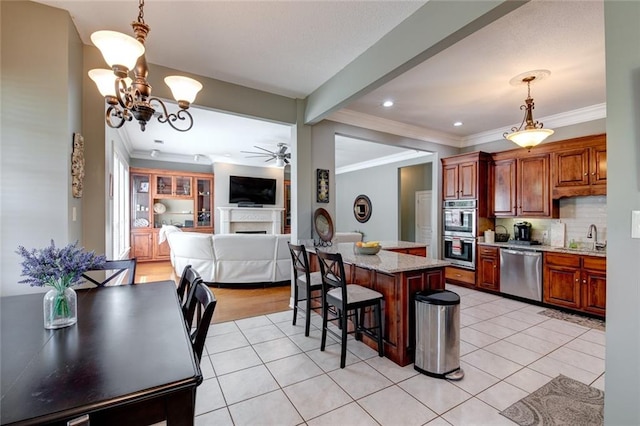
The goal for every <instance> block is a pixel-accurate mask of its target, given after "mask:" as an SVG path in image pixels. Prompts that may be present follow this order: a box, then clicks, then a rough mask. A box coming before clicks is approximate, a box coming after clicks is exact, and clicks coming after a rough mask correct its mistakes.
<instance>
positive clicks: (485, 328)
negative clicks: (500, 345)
mask: <svg viewBox="0 0 640 426" xmlns="http://www.w3.org/2000/svg"><path fill="white" fill-rule="evenodd" d="M469 327H470V328H473V329H474V330H478V331H482V332H483V333H486V334H488V335H490V336H493V337H497V338H498V339H504V338H505V337H509V336H511V335H512V334H515V333H517V331H515V330H513V329H510V328H507V327H503V326H501V325H498V324H495V323H491V322H489V321H482V322H479V323H476V324H472V325H470V326H469Z"/></svg>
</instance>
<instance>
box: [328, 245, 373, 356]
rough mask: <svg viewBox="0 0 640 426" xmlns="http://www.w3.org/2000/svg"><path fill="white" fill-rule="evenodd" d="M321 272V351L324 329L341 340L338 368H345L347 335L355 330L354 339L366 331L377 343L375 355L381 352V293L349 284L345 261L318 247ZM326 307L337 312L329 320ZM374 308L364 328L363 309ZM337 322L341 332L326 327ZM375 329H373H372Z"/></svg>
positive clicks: (339, 256)
mask: <svg viewBox="0 0 640 426" xmlns="http://www.w3.org/2000/svg"><path fill="white" fill-rule="evenodd" d="M316 254H317V255H318V261H319V263H320V273H321V275H322V341H321V344H320V350H321V351H324V348H325V344H326V341H327V332H329V333H331V334H332V335H334V336H336V337H337V338H339V339H340V344H341V345H342V348H341V351H340V368H344V366H345V361H346V357H347V334H349V333H355V337H356V340H360V339H361V338H362V334H366V335H367V336H369V337H371V338H372V339H376V340H377V342H378V355H379V356H383V355H384V346H383V342H382V302H381V301H382V299H383V297H384V296H383V295H382V294H381V293H378V292H377V291H375V290H372V289H370V288H367V287H363V286H361V285H357V284H349V283H348V281H347V278H346V275H345V272H344V263H343V262H342V255H341V254H340V253H328V252H325V251H321V250H317V252H316ZM329 306H333V307H334V308H335V309H336V311H337V312H335V313H334V317H333V318H331V319H329V318H328V316H329ZM367 307H373V310H374V318H375V325H372V326H369V327H366V326H365V324H364V323H365V321H364V310H365V308H367ZM348 318H352V321H353V324H354V328H353V330H352V331H348V323H347V319H348ZM329 321H337V322H338V326H339V328H340V330H341V333H340V334H338V333H336V332H335V331H333V330H331V329H329V327H328V325H327V324H328V322H329ZM374 330H375V332H374Z"/></svg>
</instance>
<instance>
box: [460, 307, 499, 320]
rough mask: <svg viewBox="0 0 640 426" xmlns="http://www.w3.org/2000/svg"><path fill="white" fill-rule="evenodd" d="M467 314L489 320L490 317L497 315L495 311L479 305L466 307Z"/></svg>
mask: <svg viewBox="0 0 640 426" xmlns="http://www.w3.org/2000/svg"><path fill="white" fill-rule="evenodd" d="M464 313H465V315H471V316H472V317H476V318H480V319H481V320H488V319H489V318H494V317H497V316H498V314H497V313H495V312H490V311H486V310H484V309H482V308H480V307H479V306H473V307H471V308H467V309H464Z"/></svg>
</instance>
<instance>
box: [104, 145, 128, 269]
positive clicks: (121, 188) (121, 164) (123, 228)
mask: <svg viewBox="0 0 640 426" xmlns="http://www.w3.org/2000/svg"><path fill="white" fill-rule="evenodd" d="M111 180H112V182H110V185H111V187H110V188H109V189H110V191H112V195H113V198H112V206H113V210H112V219H113V220H112V223H111V248H112V253H111V258H112V259H122V258H125V257H128V254H129V253H128V252H129V165H128V164H127V163H126V161H125V160H124V159H123V158H122V157H121V156H120V155H119V154H118V152H117V150H115V149H114V150H113V176H112V179H111Z"/></svg>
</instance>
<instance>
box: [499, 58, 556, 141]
mask: <svg viewBox="0 0 640 426" xmlns="http://www.w3.org/2000/svg"><path fill="white" fill-rule="evenodd" d="M549 74H551V73H550V72H549V71H547V70H537V71H530V72H528V73H525V74H524V77H522V74H521V75H520V76H516V77H514V78H512V79H511V84H522V83H526V84H527V99H525V100H524V102H525V104H524V105H520V110H524V111H525V112H524V118H523V119H522V123H520V127H512V128H511V133H509V132H505V133H504V134H503V135H502V136H503V137H504V138H505V139H508V140H510V141H511V142H514V143H516V144H518V145H520V146H521V147H523V148H527V149H531V148H532V147H534V146H536V145H538V144H539V143H540V142H542V141H543V140H545V139H546V138H547V137H549V136H551V135H552V134H553V130H551V129H545V128H543V127H544V126H543V124H542V123H540V122H538V121H533V109H534V103H533V98H532V97H531V82H532V81H534V80H536V79H538V80H540V79H542V78H543V77H546V76H548V75H549ZM522 126H524V130H522Z"/></svg>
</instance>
